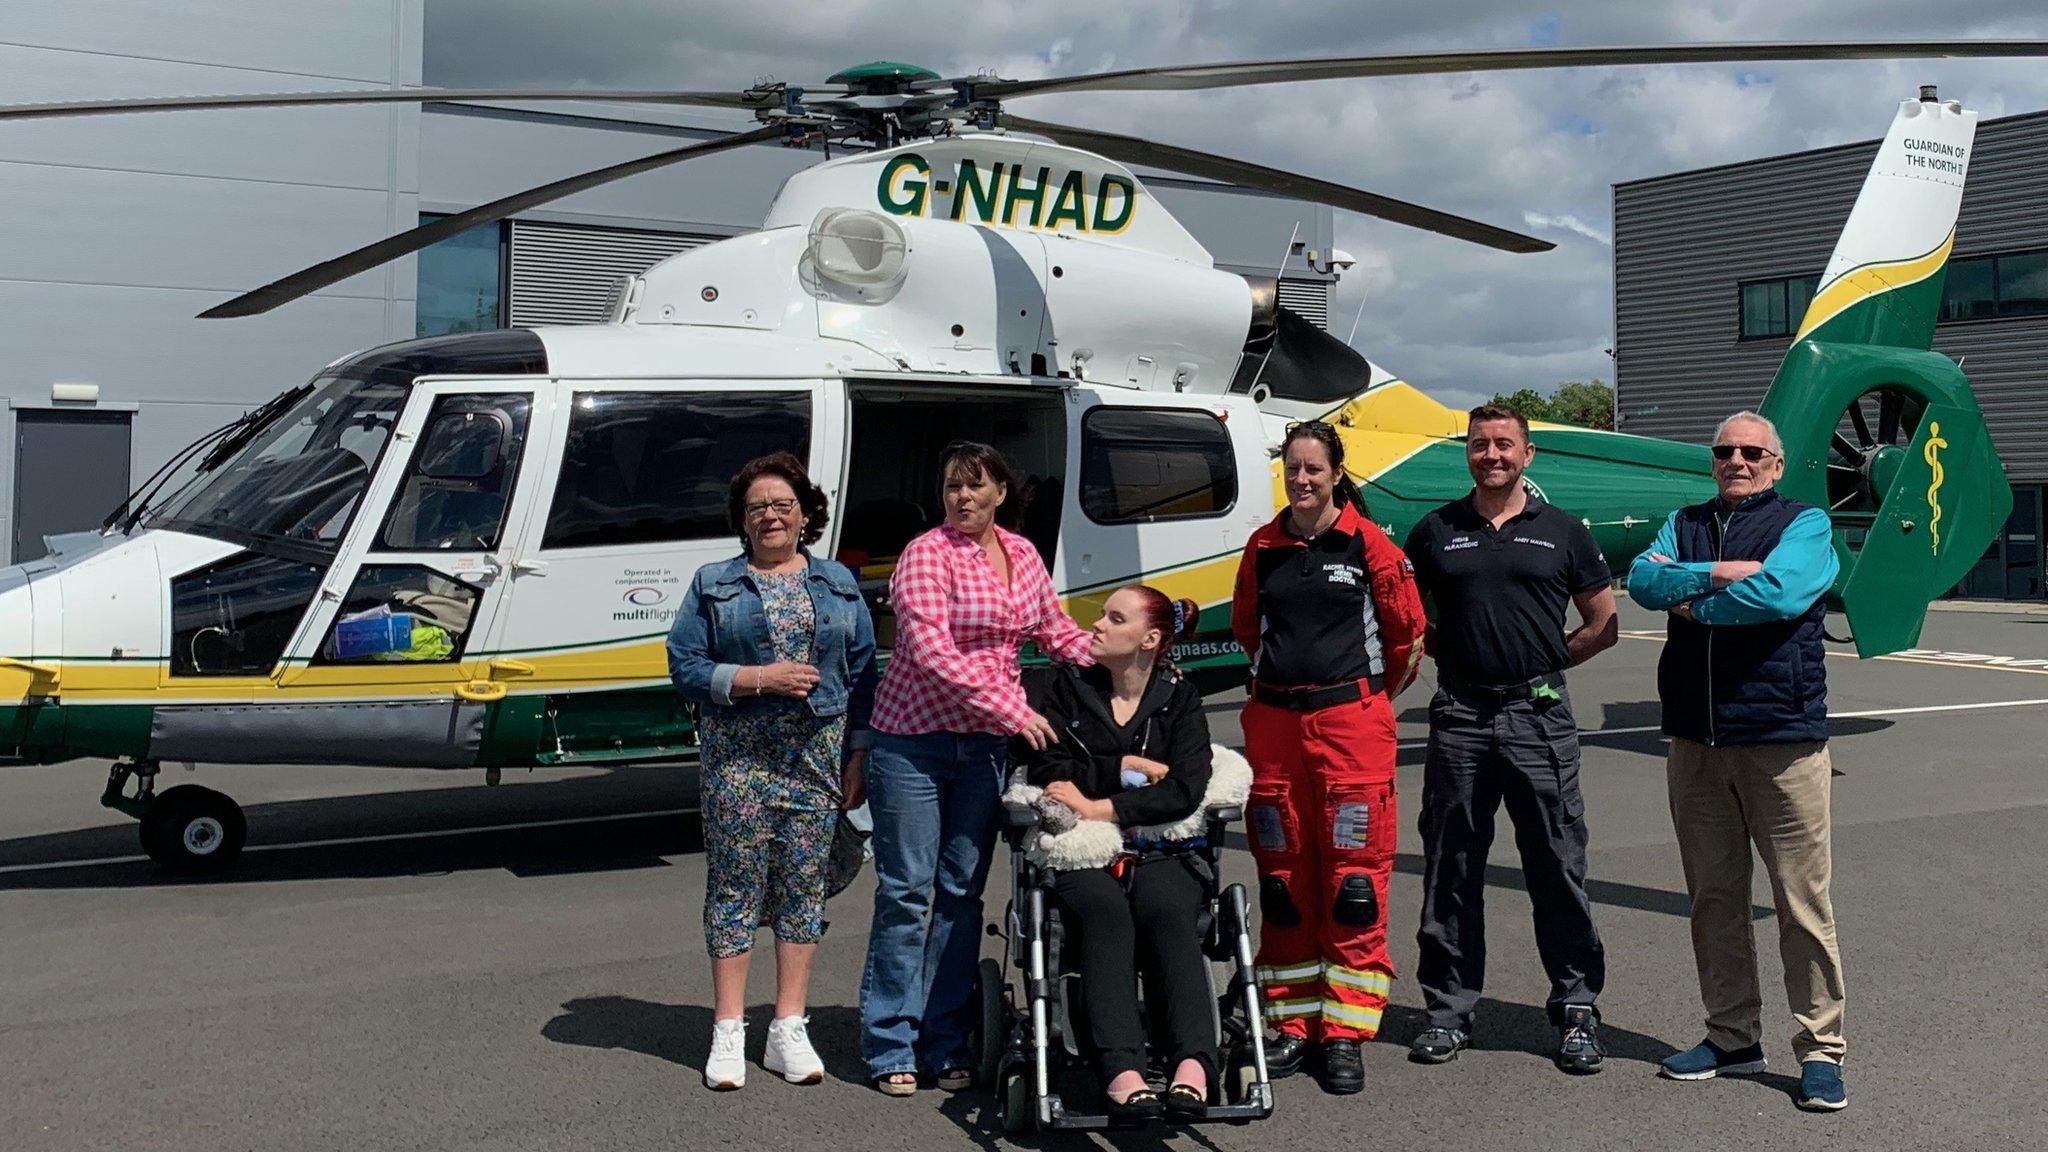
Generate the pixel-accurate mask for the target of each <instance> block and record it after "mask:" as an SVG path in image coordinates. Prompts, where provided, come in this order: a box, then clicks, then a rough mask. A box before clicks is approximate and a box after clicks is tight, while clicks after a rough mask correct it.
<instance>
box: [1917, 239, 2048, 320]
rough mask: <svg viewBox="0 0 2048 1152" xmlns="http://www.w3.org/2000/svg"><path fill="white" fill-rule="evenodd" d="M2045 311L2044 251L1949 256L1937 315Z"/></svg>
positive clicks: (2047, 267)
mask: <svg viewBox="0 0 2048 1152" xmlns="http://www.w3.org/2000/svg"><path fill="white" fill-rule="evenodd" d="M2044 313H2048V251H2040V252H2001V253H1997V254H1995V255H1991V256H1973V257H1971V258H1969V259H1968V260H1951V261H1949V263H1948V279H1947V280H1946V281H1945V282H1944V283H1943V284H1942V289H1941V318H1942V320H1944V321H1951V320H1996V319H2000V318H2002V317H2006V316H2039V315H2042V314H2044Z"/></svg>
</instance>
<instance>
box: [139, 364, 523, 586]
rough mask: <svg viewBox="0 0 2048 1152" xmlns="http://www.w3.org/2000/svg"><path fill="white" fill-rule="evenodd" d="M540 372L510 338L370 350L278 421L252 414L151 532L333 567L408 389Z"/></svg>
mask: <svg viewBox="0 0 2048 1152" xmlns="http://www.w3.org/2000/svg"><path fill="white" fill-rule="evenodd" d="M547 370H548V361H547V350H546V348H545V347H544V346H543V345H542V344H541V341H540V337H538V336H536V335H534V334H533V333H531V332H528V331H525V330H524V329H517V328H513V329H502V330H499V331H494V332H470V333H465V334H462V335H456V336H436V337H431V338H429V339H425V340H408V341H405V342H404V343H401V344H387V345H384V346H383V347H380V348H372V349H370V350H368V351H366V352H362V353H359V354H357V355H355V356H352V357H350V358H348V359H347V360H343V361H339V362H337V363H335V364H333V365H331V366H329V367H328V368H327V369H326V370H325V371H323V372H322V373H321V375H320V377H319V378H318V379H316V380H315V381H314V382H313V383H312V384H311V385H308V386H307V388H308V389H309V391H308V393H307V395H306V397H305V398H304V399H302V400H300V401H299V402H298V403H296V404H294V405H292V406H291V407H290V408H288V409H286V410H285V411H284V412H283V414H282V415H280V416H278V417H276V418H275V419H271V418H269V417H268V416H267V415H258V417H257V420H258V422H257V423H256V424H255V425H254V426H253V427H252V426H249V425H247V423H246V421H241V422H237V423H238V424H240V425H243V426H242V427H240V428H239V430H233V431H231V430H225V429H224V430H223V431H224V432H228V435H227V437H226V438H225V439H221V440H219V442H218V443H216V444H214V445H213V453H214V454H219V455H221V456H224V457H225V459H224V460H220V461H216V460H214V459H212V458H211V454H210V455H209V457H208V458H206V459H205V462H204V463H202V464H201V465H199V467H200V468H201V471H200V473H199V475H198V476H197V477H195V478H194V479H192V480H190V481H188V482H186V483H185V487H184V488H183V490H181V491H179V492H178V494H177V495H176V496H173V497H172V498H170V499H169V500H168V501H166V502H165V503H164V505H163V506H162V511H160V512H156V513H153V514H152V515H151V516H150V518H149V519H148V521H147V523H148V524H149V525H150V526H152V527H157V528H170V529H175V530H178V531H183V532H195V533H198V534H200V535H204V536H213V537H217V538H219V539H222V540H227V541H229V542H231V543H236V544H240V545H242V546H244V547H248V548H256V549H267V550H270V551H273V552H276V553H278V554H279V555H289V556H293V557H297V558H299V559H307V560H313V559H325V558H331V557H333V555H334V554H335V552H336V551H337V550H338V549H339V547H340V544H341V539H342V536H343V534H344V533H346V532H347V531H348V527H349V522H350V520H351V519H352V518H353V517H354V516H355V511H356V506H357V504H359V503H360V502H361V501H362V496H363V492H364V490H365V489H366V488H368V487H369V482H370V473H371V472H372V471H374V470H375V468H376V465H377V458H378V456H379V455H380V454H381V453H382V452H383V450H384V444H385V442H386V441H387V440H388V439H389V438H390V435H391V429H392V428H393V426H395V425H396V424H397V422H398V413H399V411H400V410H401V409H402V408H404V407H405V403H406V400H407V398H408V397H409V396H410V395H411V394H412V386H413V383H414V381H416V380H418V379H419V378H420V377H422V376H482V377H503V376H544V375H546V374H547ZM261 412H262V410H260V409H259V410H258V413H259V414H260V413H261ZM218 435H219V434H216V436H218ZM242 437H247V438H248V439H247V442H246V443H243V442H242V439H241V438H242ZM204 446H205V445H204V443H203V442H202V444H200V445H195V446H194V447H195V448H203V447H204Z"/></svg>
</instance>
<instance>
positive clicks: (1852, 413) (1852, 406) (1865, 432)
mask: <svg viewBox="0 0 2048 1152" xmlns="http://www.w3.org/2000/svg"><path fill="white" fill-rule="evenodd" d="M1849 422H1850V423H1851V424H1854V425H1856V435H1857V437H1858V438H1860V439H1861V440H1862V441H1863V443H1862V445H1861V446H1862V447H1863V448H1869V447H1871V446H1872V445H1874V444H1876V443H1877V437H1875V436H1872V435H1871V434H1870V420H1869V418H1867V417H1865V416H1864V415H1863V397H1861V396H1858V397H1857V398H1856V399H1854V400H1852V401H1850V403H1849ZM1862 458H1863V453H1862V452H1861V451H1858V452H1854V453H1851V454H1850V456H1849V459H1851V460H1861V459H1862Z"/></svg>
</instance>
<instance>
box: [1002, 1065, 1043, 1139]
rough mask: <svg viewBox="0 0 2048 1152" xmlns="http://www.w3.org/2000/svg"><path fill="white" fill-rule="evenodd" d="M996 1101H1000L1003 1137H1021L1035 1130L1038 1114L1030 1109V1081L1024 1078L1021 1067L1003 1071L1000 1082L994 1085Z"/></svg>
mask: <svg viewBox="0 0 2048 1152" xmlns="http://www.w3.org/2000/svg"><path fill="white" fill-rule="evenodd" d="M996 1099H997V1100H999V1101H1001V1107H1002V1110H1003V1133H1004V1134H1005V1135H1008V1136H1021V1135H1023V1134H1024V1133H1026V1132H1031V1131H1034V1130H1036V1129H1037V1127H1038V1114H1037V1112H1036V1111H1034V1110H1033V1108H1032V1107H1031V1103H1032V1102H1031V1081H1030V1080H1029V1079H1027V1078H1026V1076H1025V1069H1024V1068H1023V1066H1021V1065H1019V1066H1015V1067H1010V1068H1005V1069H1004V1070H1003V1072H1002V1081H1001V1083H999V1084H997V1085H996Z"/></svg>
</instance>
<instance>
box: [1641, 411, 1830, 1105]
mask: <svg viewBox="0 0 2048 1152" xmlns="http://www.w3.org/2000/svg"><path fill="white" fill-rule="evenodd" d="M1713 457H1714V460H1713V470H1714V482H1715V484H1716V486H1717V487H1718V488H1719V489H1720V493H1719V495H1718V496H1716V497H1715V498H1714V499H1712V500H1709V501H1707V502H1706V503H1704V504H1696V505H1693V506H1692V507H1689V508H1681V509H1679V510H1678V511H1676V512H1673V513H1672V514H1671V517H1670V519H1669V520H1667V521H1665V523H1664V527H1663V529H1662V530H1661V531H1659V532H1658V533H1657V538H1656V540H1655V541H1654V542H1653V543H1652V544H1651V545H1650V550H1649V551H1648V552H1645V553H1644V554H1643V555H1642V556H1640V557H1638V558H1637V559H1636V561H1635V563H1634V564H1633V565H1631V566H1630V568H1629V574H1628V589H1629V595H1630V596H1631V597H1633V598H1634V599H1635V601H1636V602H1637V603H1639V604H1642V605H1644V606H1646V607H1649V608H1656V609H1666V610H1668V611H1669V612H1670V613H1671V615H1670V621H1669V625H1668V630H1667V633H1666V641H1665V645H1664V652H1663V656H1662V659H1661V660H1660V661H1659V663H1658V666H1657V694H1658V696H1659V697H1660V698H1661V699H1662V700H1663V704H1664V733H1665V735H1667V736H1669V737H1671V751H1670V754H1669V758H1668V759H1667V761H1666V774H1667V777H1668V780H1669V784H1670V792H1671V821H1672V824H1673V825H1674V827H1675V828H1676V829H1677V832H1678V852H1679V858H1680V859H1681V861H1682V862H1683V863H1684V866H1685V884H1686V889H1687V891H1688V892H1689V893H1690V894H1691V897H1692V944H1693V956H1694V959H1695V960H1696V961H1697V963H1698V965H1699V977H1700V997H1701V999H1702V1000H1703V1001H1705V1004H1706V1012H1707V1020H1706V1024H1707V1036H1706V1039H1705V1040H1703V1041H1701V1042H1700V1043H1699V1044H1698V1045H1696V1046H1695V1047H1693V1048H1691V1049H1688V1050H1687V1051H1684V1052H1680V1053H1677V1054H1675V1055H1673V1056H1670V1057H1668V1058H1666V1059H1665V1060H1664V1061H1663V1063H1662V1065H1661V1067H1660V1071H1661V1072H1662V1074H1663V1075H1664V1076H1666V1077H1668V1078H1670V1079H1674V1080H1709V1079H1712V1078H1714V1077H1715V1076H1722V1075H1729V1074H1743V1073H1756V1072H1761V1071H1763V1068H1764V1051H1763V1045H1762V1042H1761V1041H1762V1023H1761V1018H1760V1014H1761V1011H1762V1007H1763V995H1762V992H1761V991H1760V989H1759V988H1758V984H1757V961H1756V940H1755V937H1754V935H1753V934H1752V932H1751V929H1750V912H1749V886H1750V859H1751V857H1750V845H1751V844H1752V843H1754V844H1755V845H1756V848H1757V851H1758V852H1759V853H1761V854H1762V856H1763V861H1764V870H1765V872H1767V873H1768V874H1769V876H1770V880H1771V892H1772V896H1773V898H1774V900H1775V902H1776V904H1777V910H1778V940H1779V949H1780V951H1781V952H1782V953H1783V957H1784V963H1785V992H1786V995H1787V997H1788V998H1789V999H1790V1000H1791V1003H1792V1014H1793V1016H1794V1017H1795V1018H1796V1019H1797V1021H1798V1029H1797V1030H1796V1031H1795V1032H1794V1033H1793V1036H1792V1049H1793V1052H1794V1054H1795V1055H1796V1056H1797V1057H1798V1058H1799V1061H1800V1079H1799V1095H1798V1104H1799V1106H1800V1107H1801V1108H1804V1109H1807V1110H1809V1111H1834V1110H1837V1109H1840V1108H1843V1107H1846V1106H1847V1105H1848V1102H1849V1100H1848V1095H1847V1093H1846V1091H1845V1090H1844V1088H1843V1085H1842V1073H1841V1065H1842V1054H1843V1051H1844V1045H1843V1041H1842V1002H1843V983H1842V955H1841V950H1840V947H1839V946H1838V945H1837V943H1836V940H1835V913H1834V906H1833V902H1832V900H1831V898H1830V896H1829V879H1830V876H1829V871H1830V845H1829V814H1828V791H1829V779H1830V775H1831V769H1830V766H1829V762H1828V744H1827V739H1828V729H1827V723H1828V707H1827V669H1826V668H1825V667H1824V665H1825V664H1826V654H1825V652H1823V650H1822V647H1821V641H1822V638H1823V636H1822V633H1823V625H1822V620H1823V617H1824V615H1825V614H1826V611H1827V591H1828V589H1829V588H1830V587H1832V586H1833V585H1834V582H1835V575H1836V572H1837V571H1838V570H1839V567H1840V564H1839V562H1838V561H1837V560H1836V558H1835V548H1834V532H1833V529H1832V527H1831V526H1830V525H1829V523H1828V515H1827V513H1826V512H1825V511H1823V510H1822V509H1819V508H1815V507H1813V506H1811V505H1807V504H1801V503H1799V502H1798V501H1796V500H1789V499H1786V498H1785V497H1784V496H1781V495H1779V494H1778V493H1777V491H1776V490H1775V489H1774V488H1773V485H1774V484H1776V483H1777V480H1778V477H1779V476H1780V475H1781V474H1782V473H1783V472H1784V469H1785V459H1784V446H1783V444H1782V443H1781V442H1780V440H1779V439H1778V430H1777V429H1776V428H1775V427H1773V426H1772V425H1771V422H1770V421H1768V420H1766V419H1764V418H1763V417H1762V416H1759V415H1757V414H1756V413H1754V412H1738V413H1736V414H1735V415H1733V416H1730V417H1729V418H1728V419H1726V420H1724V421H1722V422H1721V426H1720V428H1719V429H1717V430H1716V431H1715V433H1714V448H1713Z"/></svg>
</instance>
